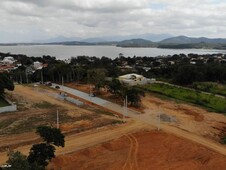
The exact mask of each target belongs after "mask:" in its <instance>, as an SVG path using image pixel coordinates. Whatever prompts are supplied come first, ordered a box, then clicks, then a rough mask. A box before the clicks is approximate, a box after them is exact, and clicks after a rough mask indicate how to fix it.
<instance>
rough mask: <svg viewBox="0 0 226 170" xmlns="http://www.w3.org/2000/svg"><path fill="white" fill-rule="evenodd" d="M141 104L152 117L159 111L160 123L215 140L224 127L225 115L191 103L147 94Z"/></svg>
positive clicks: (225, 123)
mask: <svg viewBox="0 0 226 170" xmlns="http://www.w3.org/2000/svg"><path fill="white" fill-rule="evenodd" d="M142 105H143V107H144V108H145V109H144V113H145V114H147V115H149V116H151V117H153V118H156V117H157V113H161V114H162V115H163V116H162V120H161V123H164V124H168V125H170V126H174V127H178V128H180V129H183V130H185V131H188V132H191V133H194V134H197V135H198V136H202V137H205V138H208V139H211V140H215V141H217V142H219V140H220V136H221V135H222V130H223V129H224V127H226V116H224V115H222V114H219V113H214V112H208V111H206V110H205V109H203V108H200V107H196V106H193V105H189V104H183V103H177V102H175V101H169V100H162V99H159V98H157V97H154V96H151V95H148V94H147V95H146V97H145V98H143V99H142ZM167 118H168V119H167Z"/></svg>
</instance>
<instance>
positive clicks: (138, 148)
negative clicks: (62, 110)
mask: <svg viewBox="0 0 226 170" xmlns="http://www.w3.org/2000/svg"><path fill="white" fill-rule="evenodd" d="M225 168H226V157H224V156H222V155H220V154H218V153H215V152H213V151H211V150H209V149H207V148H205V147H203V146H201V145H198V144H196V143H193V142H190V141H188V140H185V139H182V138H179V137H175V136H173V135H171V134H166V133H163V132H157V131H147V130H146V131H141V132H138V133H135V134H128V135H126V136H123V137H121V138H118V139H115V140H112V141H110V142H106V143H103V144H100V145H97V146H94V147H90V148H87V149H83V150H81V151H78V152H74V153H71V154H67V155H63V156H58V157H56V158H55V159H53V160H52V163H51V164H50V165H49V167H48V169H62V170H74V169H83V170H86V169H87V170H91V169H92V170H100V169H101V170H104V169H108V170H109V169H112V170H113V169H114V170H118V169H131V170H132V169H137V170H138V169H139V170H142V169H148V170H150V169H151V170H152V169H153V170H166V169H167V170H169V169H171V170H200V169H203V170H213V169H217V170H224V169H225Z"/></svg>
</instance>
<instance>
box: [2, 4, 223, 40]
mask: <svg viewBox="0 0 226 170" xmlns="http://www.w3.org/2000/svg"><path fill="white" fill-rule="evenodd" d="M0 6H1V9H0V19H1V22H0V34H1V35H3V34H4V36H2V37H1V39H0V41H1V42H7V41H8V42H12V41H32V40H34V39H45V38H46V39H47V38H50V37H55V36H68V37H82V38H87V37H95V36H106V35H129V34H131V35H132V34H143V33H156V34H157V33H169V34H173V35H188V36H207V37H224V38H226V29H225V28H226V22H225V18H226V10H225V9H226V2H225V0H221V1H219V0H202V1H201V0H190V1H185V0H173V1H169V0H1V1H0Z"/></svg>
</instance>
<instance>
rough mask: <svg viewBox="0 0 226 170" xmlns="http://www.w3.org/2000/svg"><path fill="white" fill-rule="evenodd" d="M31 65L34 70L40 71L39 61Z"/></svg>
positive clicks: (40, 64)
mask: <svg viewBox="0 0 226 170" xmlns="http://www.w3.org/2000/svg"><path fill="white" fill-rule="evenodd" d="M33 65H34V69H35V70H39V69H42V63H40V62H39V61H35V62H34V63H33Z"/></svg>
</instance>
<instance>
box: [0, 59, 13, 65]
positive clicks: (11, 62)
mask: <svg viewBox="0 0 226 170" xmlns="http://www.w3.org/2000/svg"><path fill="white" fill-rule="evenodd" d="M15 62H16V60H14V58H13V57H5V58H4V59H3V60H2V61H1V64H3V65H12V64H14V63H15Z"/></svg>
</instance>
